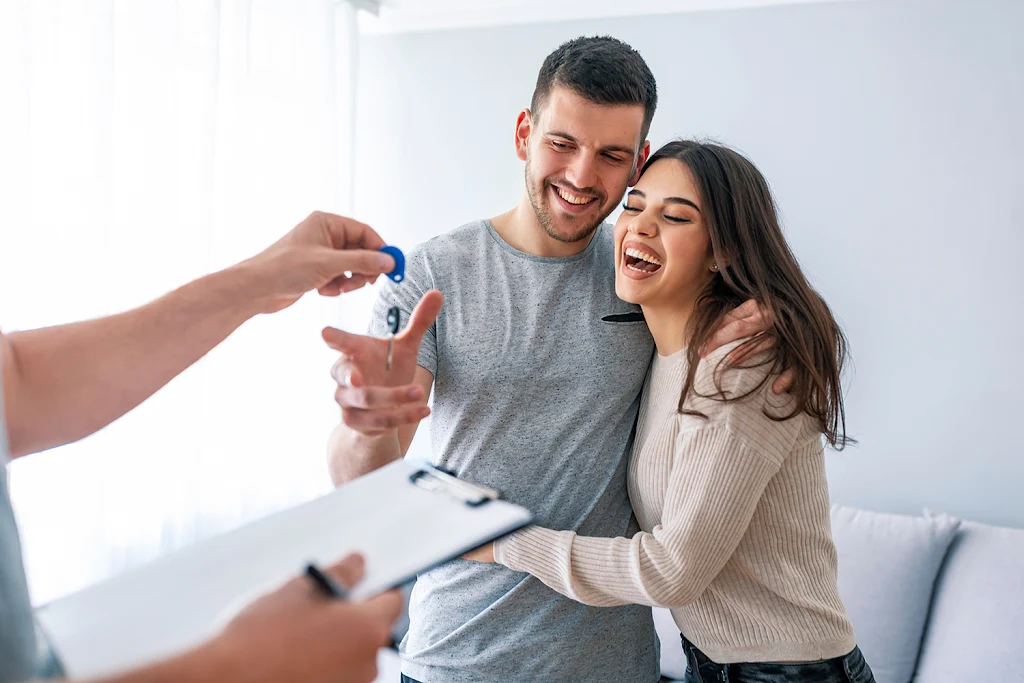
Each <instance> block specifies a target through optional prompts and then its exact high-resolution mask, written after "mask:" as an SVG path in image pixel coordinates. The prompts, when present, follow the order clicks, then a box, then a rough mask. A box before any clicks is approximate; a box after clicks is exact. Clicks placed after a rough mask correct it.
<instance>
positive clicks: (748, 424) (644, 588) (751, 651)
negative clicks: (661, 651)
mask: <svg viewBox="0 0 1024 683" xmlns="http://www.w3.org/2000/svg"><path fill="white" fill-rule="evenodd" d="M734 346H735V345H731V346H728V347H725V348H723V349H720V350H719V351H718V352H716V353H714V354H712V355H711V356H710V357H709V358H707V359H706V360H704V361H702V362H701V364H700V366H699V367H698V368H697V376H696V381H695V384H696V389H697V391H698V392H699V393H701V394H704V395H708V394H713V393H714V391H715V389H714V386H715V385H714V373H715V372H716V368H718V363H719V361H720V360H721V359H722V358H723V357H724V356H725V354H726V353H727V352H728V351H729V350H731V348H733V347H734ZM685 372H686V352H685V350H684V351H681V352H679V353H677V354H674V355H672V356H668V357H665V356H659V355H655V358H654V362H653V364H652V366H651V370H650V374H649V375H648V378H647V383H646V385H645V387H644V396H643V400H642V402H641V406H640V417H639V421H638V423H637V433H636V442H635V444H634V446H633V455H632V460H631V462H630V466H629V493H630V499H631V500H632V503H633V509H634V512H635V513H636V518H637V521H638V522H639V523H640V528H641V529H642V531H640V532H639V533H637V534H636V535H635V536H633V537H632V538H594V537H584V536H577V535H576V533H574V532H572V531H554V530H551V529H544V528H540V527H530V528H529V529H526V530H525V531H522V532H519V533H517V534H514V535H513V536H510V537H509V538H507V539H504V540H502V541H499V542H498V543H497V544H496V546H495V559H496V560H497V561H498V562H500V563H501V564H504V565H505V566H507V567H509V568H511V569H514V570H517V571H523V572H529V573H530V574H533V575H534V576H536V577H537V578H538V579H540V580H541V581H543V582H544V583H545V584H547V585H548V586H550V587H551V588H553V589H554V590H556V591H558V592H559V593H562V594H563V595H566V596H568V597H570V598H573V599H574V600H578V601H580V602H583V603H586V604H588V605H598V606H611V605H623V604H630V603H637V604H643V605H656V606H661V607H669V608H671V609H672V616H673V617H674V618H675V622H676V624H677V625H678V626H679V629H680V631H682V633H683V634H684V635H685V636H686V637H687V638H688V639H689V640H690V641H691V642H693V643H694V645H696V646H697V647H698V648H699V649H700V650H702V651H703V652H704V653H705V654H706V655H707V656H708V657H710V658H711V659H712V660H714V661H717V662H720V663H734V662H766V661H811V660H818V659H829V658H832V657H839V656H842V655H845V654H847V653H848V652H850V650H852V649H853V647H854V645H855V639H854V633H853V628H852V627H851V625H850V622H849V620H848V619H847V617H846V610H845V608H844V607H843V603H842V600H841V599H840V597H839V593H838V590H837V586H836V566H837V560H836V550H835V546H834V545H833V543H832V535H831V527H830V523H829V498H828V486H827V484H826V480H825V462H824V451H823V447H822V436H821V433H820V430H819V428H818V426H817V424H815V421H814V420H813V419H812V418H811V417H810V416H808V415H807V414H805V413H802V414H800V415H798V416H796V417H794V418H792V419H789V420H785V421H783V422H777V421H774V420H771V419H769V418H768V417H767V416H765V414H764V410H765V408H767V409H768V411H769V412H770V413H772V414H773V415H776V416H781V415H785V414H788V412H789V411H788V409H787V408H788V406H787V401H791V400H792V399H791V397H789V396H785V397H781V398H780V397H778V396H775V395H774V394H773V393H772V392H771V382H770V381H769V382H766V383H765V386H764V387H763V388H762V389H760V390H759V391H757V392H755V393H754V394H752V395H751V396H750V397H749V398H747V399H745V400H742V401H738V402H730V403H722V402H721V401H716V400H713V399H709V398H700V397H696V396H691V397H690V398H689V399H688V402H687V406H688V407H690V408H694V409H696V410H699V411H701V412H703V413H704V414H705V415H707V416H708V419H706V420H705V419H702V418H700V417H695V416H690V415H680V414H678V412H677V410H676V406H677V405H678V402H679V395H680V391H681V390H682V386H683V378H684V376H685ZM719 372H721V371H719ZM766 373H767V369H765V368H744V369H728V370H725V371H724V374H721V375H720V376H721V379H722V382H721V383H722V387H723V389H724V390H725V393H726V394H727V395H730V396H739V395H742V394H744V393H747V392H748V391H749V390H750V389H751V388H753V387H754V386H755V385H756V384H757V383H758V382H759V381H760V380H761V379H762V378H763V377H764V376H765V374H766Z"/></svg>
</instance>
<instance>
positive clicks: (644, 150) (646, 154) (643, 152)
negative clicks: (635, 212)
mask: <svg viewBox="0 0 1024 683" xmlns="http://www.w3.org/2000/svg"><path fill="white" fill-rule="evenodd" d="M650 156H651V141H650V140H644V146H643V147H641V148H640V154H638V155H637V156H636V167H635V168H634V169H633V175H632V176H631V177H630V179H629V186H630V187H633V186H634V185H636V183H637V181H638V180H640V171H641V170H642V169H643V167H644V164H646V163H647V159H649V158H650Z"/></svg>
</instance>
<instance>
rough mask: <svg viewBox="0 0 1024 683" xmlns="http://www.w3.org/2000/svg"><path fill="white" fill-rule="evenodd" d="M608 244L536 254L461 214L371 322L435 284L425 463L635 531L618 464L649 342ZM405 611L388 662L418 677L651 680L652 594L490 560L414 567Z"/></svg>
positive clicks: (583, 526)
mask: <svg viewBox="0 0 1024 683" xmlns="http://www.w3.org/2000/svg"><path fill="white" fill-rule="evenodd" d="M613 250H614V246H613V239H612V229H611V227H610V226H608V225H603V226H601V228H599V230H598V232H597V234H596V235H595V236H594V239H593V240H592V241H591V243H590V245H588V247H587V248H586V249H585V250H584V251H583V252H581V253H579V254H577V255H575V256H570V257H567V258H541V257H537V256H532V255H529V254H525V253H523V252H521V251H518V250H516V249H514V248H512V247H511V246H509V245H508V244H507V243H506V242H505V241H504V240H502V239H501V237H500V236H499V235H498V234H497V232H495V230H494V228H493V226H492V225H491V224H490V222H488V221H477V222H475V223H470V224H469V225H466V226H463V227H461V228H459V229H457V230H455V231H453V232H450V233H448V234H446V235H442V236H440V237H437V238H435V239H432V240H430V241H429V242H426V243H425V244H423V245H421V246H419V247H417V248H416V249H414V250H413V251H411V252H410V253H409V255H408V257H407V259H406V279H405V281H404V282H403V283H402V284H400V285H394V284H391V283H389V284H388V285H386V286H385V287H384V288H383V290H382V292H381V295H380V298H379V299H378V301H377V304H376V306H375V309H374V317H373V322H372V323H371V326H370V332H371V334H373V335H375V336H384V335H385V334H386V333H387V329H386V323H385V318H386V312H387V309H388V307H390V306H393V305H398V306H399V307H400V308H401V309H402V311H403V316H402V317H403V325H404V323H405V322H408V317H409V314H410V312H411V311H412V309H413V308H414V307H415V305H416V303H417V302H418V301H419V300H420V298H421V297H422V295H423V294H424V293H425V292H426V291H427V290H429V289H439V290H440V291H441V292H442V293H443V294H444V296H445V304H444V308H443V309H442V311H441V314H440V316H439V317H438V319H437V322H436V324H435V325H434V326H433V327H431V329H430V331H429V332H428V333H427V335H426V338H425V339H424V342H423V346H422V348H421V349H420V356H419V364H420V365H421V366H423V367H424V368H426V369H427V370H429V371H430V372H432V373H433V374H434V404H433V425H432V430H431V443H432V450H433V458H434V463H435V464H436V465H440V466H442V467H445V468H448V469H450V470H452V471H454V472H456V473H457V474H458V475H459V476H462V477H465V478H466V479H468V480H470V481H474V482H477V483H480V484H484V485H487V486H492V487H494V488H497V489H499V490H501V491H503V492H504V493H505V495H506V497H507V498H508V499H509V500H511V501H512V502H515V503H519V504H522V505H524V506H525V507H527V508H528V509H530V510H531V511H532V512H533V513H534V515H535V517H536V521H537V523H538V524H541V525H543V526H546V527H550V528H554V529H571V530H574V531H578V532H579V533H581V534H584V535H587V536H606V537H612V536H623V535H625V536H630V535H632V534H633V533H635V532H636V531H637V530H638V527H637V525H636V521H635V519H634V518H633V513H632V508H631V507H630V504H629V496H628V492H627V488H626V468H627V464H628V458H629V452H630V447H631V445H632V441H633V429H634V423H635V420H636V415H637V409H638V406H639V401H640V392H641V390H642V388H643V383H644V378H645V376H646V373H647V368H648V365H649V364H650V360H651V357H652V354H653V350H654V342H653V340H652V338H651V335H650V332H649V331H648V329H647V326H646V324H645V323H644V322H643V319H642V317H641V316H640V315H639V308H638V307H636V306H633V305H631V304H627V303H625V302H623V301H621V300H620V299H619V298H618V297H616V296H615V282H614V257H613ZM409 611H410V629H409V633H408V635H407V636H406V637H405V639H404V641H403V643H402V653H403V664H402V670H403V672H404V673H405V674H406V675H408V676H411V677H413V678H415V679H417V680H421V681H426V682H431V683H433V682H434V681H454V682H472V683H476V682H480V681H502V682H505V683H511V682H514V681H631V682H632V681H636V682H638V683H642V682H644V681H656V680H657V679H658V645H657V640H656V637H655V634H654V625H653V621H652V618H651V610H650V608H647V607H639V606H627V607H614V608H596V607H588V606H586V605H583V604H580V603H577V602H574V601H573V600H570V599H569V598H566V597H563V596H561V595H559V594H557V593H555V592H554V591H552V590H550V589H549V588H547V587H546V586H544V585H543V584H542V583H541V582H540V581H539V580H537V579H535V578H533V577H531V576H530V575H528V574H523V573H519V572H514V571H512V570H509V569H507V568H505V567H502V566H500V565H486V564H479V563H475V562H468V561H465V560H456V561H455V562H452V563H450V564H448V565H445V566H443V567H441V568H439V569H435V570H433V571H431V572H428V573H426V574H424V575H421V576H420V577H419V578H418V580H417V582H416V586H415V588H414V589H413V593H412V597H411V601H410V609H409Z"/></svg>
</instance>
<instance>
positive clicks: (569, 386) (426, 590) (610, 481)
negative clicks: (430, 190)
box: [324, 38, 759, 683]
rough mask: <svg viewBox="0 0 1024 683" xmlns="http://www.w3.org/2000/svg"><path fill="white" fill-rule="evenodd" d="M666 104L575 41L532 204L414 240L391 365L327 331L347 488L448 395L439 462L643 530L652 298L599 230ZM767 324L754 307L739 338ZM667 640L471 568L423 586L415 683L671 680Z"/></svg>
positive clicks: (563, 524)
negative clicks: (641, 424) (638, 293)
mask: <svg viewBox="0 0 1024 683" xmlns="http://www.w3.org/2000/svg"><path fill="white" fill-rule="evenodd" d="M656 104H657V92H656V86H655V81H654V77H653V75H652V74H651V72H650V70H649V69H648V67H647V65H646V64H645V63H644V60H643V59H642V58H641V57H640V55H639V54H638V53H636V52H635V51H634V50H633V49H632V48H630V47H629V46H628V45H625V44H624V43H621V42H620V41H618V40H615V39H613V38H579V39H576V40H572V41H569V42H568V43H566V44H564V45H562V46H561V47H559V48H558V49H557V50H555V52H553V53H552V54H551V55H549V56H548V57H547V59H546V60H545V61H544V64H543V66H542V67H541V69H540V74H539V76H538V79H537V86H536V89H535V91H534V95H533V100H532V103H531V107H530V109H526V110H523V111H522V112H520V114H519V117H518V120H517V122H516V135H515V145H516V154H517V156H518V158H519V159H520V160H522V161H525V162H526V177H525V188H524V192H523V194H522V198H521V200H520V202H519V204H518V206H517V207H516V208H514V209H512V210H511V211H509V212H507V213H505V214H502V215H500V216H498V217H496V218H493V219H491V220H489V221H477V222H475V223H471V224H469V225H467V226H464V227H462V228H459V229H457V230H455V231H454V232H451V233H448V234H447V235H444V236H441V237H438V238H436V239H433V240H431V241H429V242H427V243H426V244H424V245H422V246H420V247H419V248H417V249H416V250H414V251H412V252H411V253H410V254H409V256H408V258H407V270H406V280H405V282H404V283H403V284H402V285H401V286H398V287H388V288H386V289H385V290H384V291H383V292H382V294H381V298H380V299H379V301H378V304H377V306H376V309H375V311H374V321H373V324H372V326H371V334H372V335H374V337H383V336H384V335H385V332H386V330H385V329H384V319H385V315H386V311H387V309H388V308H389V307H390V306H393V305H397V306H398V307H399V308H401V309H402V311H403V318H409V312H410V311H411V310H412V309H413V307H414V306H416V303H417V301H419V304H418V306H417V307H416V310H415V311H414V312H413V313H412V315H411V319H410V320H409V323H408V327H407V328H406V329H405V330H404V331H403V332H402V333H401V334H400V335H398V336H397V338H396V340H395V342H394V348H393V350H392V364H391V369H390V370H386V369H385V368H386V364H387V359H386V356H387V343H386V342H385V341H383V340H381V339H376V338H371V337H362V336H357V335H351V334H346V333H342V332H340V331H337V330H329V331H326V332H325V335H324V337H325V340H326V341H327V342H328V343H329V344H330V345H331V346H332V347H333V348H335V349H337V350H339V351H341V352H342V358H341V360H340V361H339V363H338V364H336V366H335V368H334V376H335V379H336V380H337V381H338V382H339V388H338V391H337V392H336V400H337V401H338V403H339V404H340V405H341V407H342V418H343V424H341V425H339V427H338V428H337V429H336V430H335V432H334V433H333V434H332V436H331V442H330V445H329V463H330V467H331V473H332V477H333V478H334V480H335V482H336V483H341V482H345V481H348V480H350V479H352V478H354V477H357V476H359V475H361V474H364V473H366V472H368V471H370V470H372V469H374V468H376V467H380V466H382V465H384V464H386V463H388V462H390V461H392V460H395V459H397V458H400V457H402V456H403V455H404V453H405V452H406V450H407V449H408V447H409V444H410V442H411V441H412V438H413V435H414V433H415V430H416V426H417V423H418V421H419V420H420V419H422V417H424V416H426V415H427V414H428V412H429V409H428V408H427V407H426V406H425V405H423V404H424V402H425V401H426V397H427V396H428V395H429V393H430V390H431V387H432V386H433V390H434V422H433V426H432V441H433V450H434V458H435V462H436V463H437V464H440V465H442V466H444V467H447V468H449V469H452V470H454V471H455V472H457V473H458V474H460V475H464V476H465V477H466V478H467V479H470V480H472V481H475V482H478V483H481V484H485V485H487V486H492V487H494V488H497V489H499V490H502V491H503V492H504V493H505V494H506V496H507V497H508V498H509V499H510V500H512V501H514V502H516V503H520V504H522V505H524V506H526V507H527V508H529V509H530V510H531V511H533V513H534V514H535V516H536V518H537V521H538V523H541V524H544V525H546V526H550V527H552V528H556V529H571V530H575V531H577V532H579V533H581V534H589V535H595V536H623V535H625V536H629V535H632V534H633V533H635V532H636V530H637V526H636V523H635V521H634V520H633V518H632V509H631V507H630V504H629V498H628V495H627V490H626V468H627V464H628V455H629V450H630V446H631V443H632V429H633V424H634V421H635V419H636V415H637V409H638V406H639V396H640V392H641V389H642V387H643V382H644V378H645V376H646V373H647V368H648V365H649V363H650V359H651V357H652V354H653V349H654V346H653V341H652V339H651V336H650V333H649V331H648V330H647V327H646V325H645V323H644V321H643V317H642V315H640V313H639V308H638V307H636V306H632V305H629V304H626V303H624V302H622V301H620V300H619V299H618V298H617V297H616V296H615V282H614V258H613V244H612V228H611V226H609V225H604V224H603V221H604V219H605V218H607V216H608V215H609V214H610V213H611V211H612V210H613V208H614V207H615V204H616V202H618V201H619V200H620V199H621V198H622V196H623V193H624V192H625V190H626V188H627V186H629V185H632V184H634V183H635V182H636V179H637V177H638V175H639V172H640V169H641V168H642V167H643V164H644V162H645V161H646V160H647V157H648V155H649V153H650V145H649V143H648V142H647V140H646V136H647V132H648V130H649V127H650V123H651V119H652V117H653V116H654V111H655V107H656ZM434 290H440V292H443V293H444V309H443V310H441V303H442V296H441V294H440V293H439V292H438V291H434ZM421 297H422V300H421ZM439 314H440V315H439ZM438 315H439V317H438ZM747 315H750V316H751V318H750V319H749V320H748V319H747V317H746V316H747ZM435 318H436V322H435ZM758 323H759V317H758V315H757V309H756V306H752V307H751V306H747V305H745V306H744V310H743V311H740V310H739V309H737V314H735V315H734V323H732V324H731V325H730V326H729V327H727V328H724V329H723V330H722V332H723V334H724V337H723V338H727V337H728V338H738V337H739V336H744V335H745V334H749V331H747V330H749V329H750V328H751V325H753V329H758ZM421 341H422V343H421ZM655 643H656V640H655V636H654V627H653V624H652V618H651V611H650V609H648V608H646V607H638V606H628V607H617V608H604V609H598V608H592V607H588V606H585V605H582V604H579V603H576V602H573V601H572V600H569V599H567V598H563V597H561V596H559V595H558V594H556V593H554V592H553V591H550V590H548V589H547V588H546V587H545V586H543V585H542V584H540V582H539V581H537V580H536V579H534V578H532V577H530V576H528V575H525V574H520V573H516V572H512V571H510V570H508V569H505V568H504V567H500V566H494V565H483V564H478V563H471V562H467V561H457V562H455V563H452V564H450V565H448V566H445V567H442V568H440V569H437V570H434V571H432V572H429V573H427V574H425V575H423V576H420V577H419V579H418V580H417V582H416V586H415V588H414V591H413V594H412V597H411V602H410V628H409V633H408V636H407V637H406V639H405V640H404V642H403V644H402V651H403V680H405V681H412V682H415V681H425V682H426V683H435V682H436V681H458V682H463V681H465V682H477V681H504V682H509V681H542V680H548V681H552V680H557V681H595V680H602V681H656V680H658V677H659V671H658V651H657V647H656V645H655Z"/></svg>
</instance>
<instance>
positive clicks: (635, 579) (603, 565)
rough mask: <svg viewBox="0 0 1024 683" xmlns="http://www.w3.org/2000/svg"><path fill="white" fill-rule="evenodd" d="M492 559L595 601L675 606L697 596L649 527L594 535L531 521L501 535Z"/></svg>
mask: <svg viewBox="0 0 1024 683" xmlns="http://www.w3.org/2000/svg"><path fill="white" fill-rule="evenodd" d="M495 559H496V560H497V561H498V562H499V563H501V564H504V565H505V566H507V567H509V568H510V569H514V570H516V571H523V572H528V573H529V574H532V575H533V576H535V577H537V578H538V579H540V581H541V582H542V583H544V585H546V586H547V587H549V588H551V589H552V590H554V591H556V592H558V593H561V594H562V595H565V596H566V597H569V598H572V599H573V600H576V601H577V602H582V603H584V604H586V605H593V606H595V607H613V606H617V605H631V604H636V605H649V606H652V607H678V606H681V605H683V604H687V603H689V602H692V600H693V599H695V598H694V593H695V589H692V588H690V587H689V586H688V585H687V583H686V577H685V575H682V576H681V575H680V572H678V571H676V562H675V561H674V558H672V557H671V556H670V555H669V553H668V552H667V551H666V549H665V548H664V547H663V546H662V544H661V543H660V542H659V541H658V539H657V538H655V537H654V536H653V535H652V534H648V533H643V532H641V533H638V534H636V535H635V536H634V537H632V538H625V537H620V538H596V537H590V536H578V535H577V534H575V533H574V532H572V531H554V530H552V529H544V528H540V527H533V528H530V529H527V530H526V531H523V532H520V533H518V534H515V535H513V536H512V537H510V538H509V539H507V540H505V541H499V542H498V543H497V544H496V545H495Z"/></svg>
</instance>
